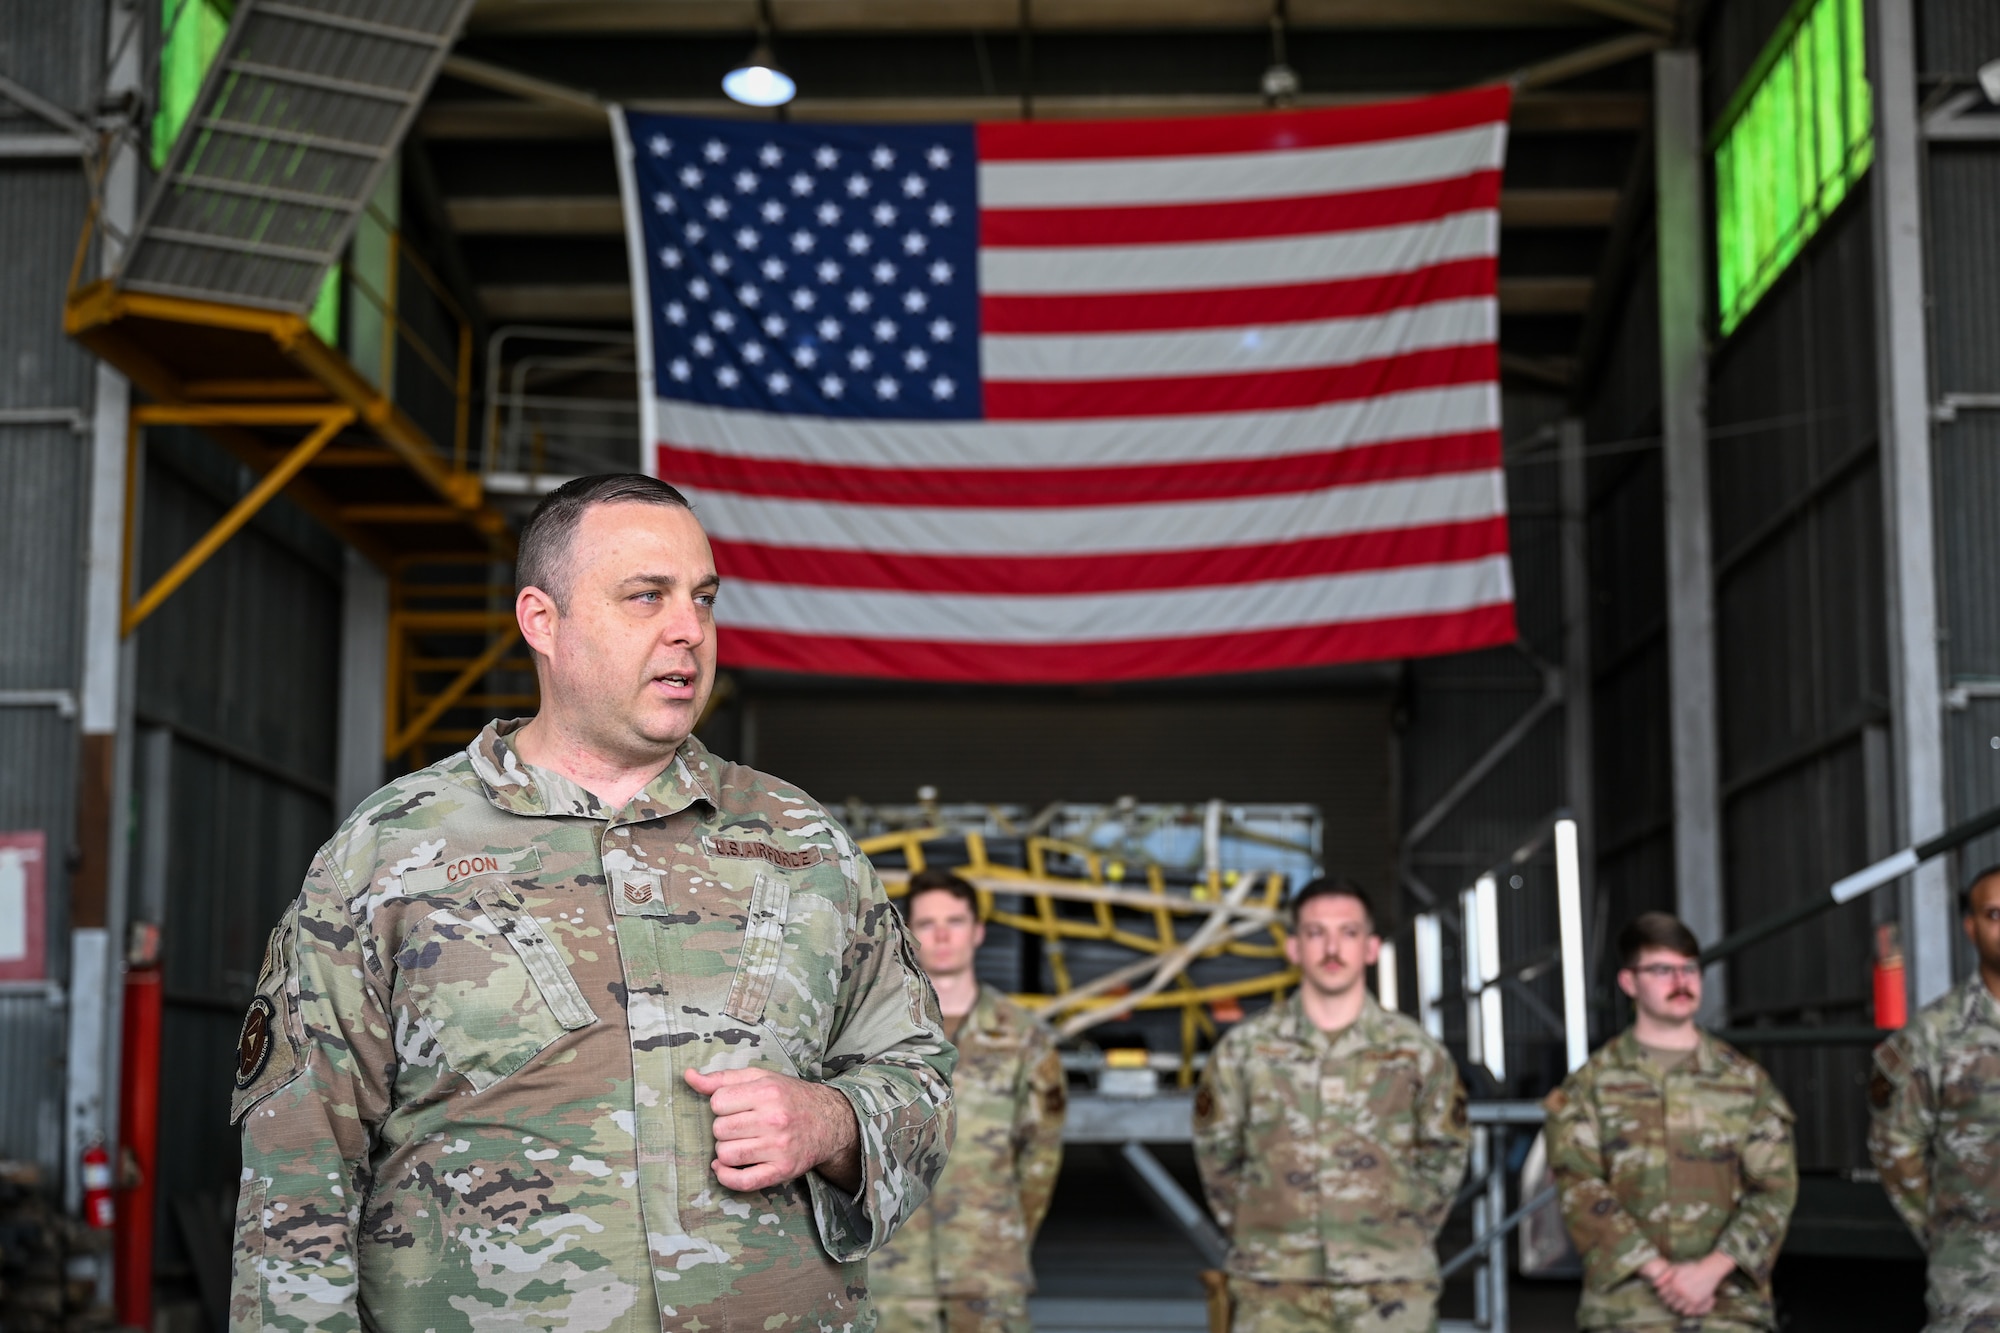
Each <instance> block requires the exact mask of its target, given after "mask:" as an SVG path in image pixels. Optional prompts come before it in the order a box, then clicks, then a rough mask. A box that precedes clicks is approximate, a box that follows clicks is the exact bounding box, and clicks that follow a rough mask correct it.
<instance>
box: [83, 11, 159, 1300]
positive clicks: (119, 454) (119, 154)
mask: <svg viewBox="0 0 2000 1333" xmlns="http://www.w3.org/2000/svg"><path fill="white" fill-rule="evenodd" d="M105 17H106V23H105V30H106V31H105V41H106V52H107V56H108V59H109V62H110V64H109V68H108V69H107V71H106V75H105V87H104V101H105V104H106V105H111V104H113V103H114V102H115V101H116V99H118V98H119V97H121V96H123V95H124V94H127V93H133V94H137V93H139V92H141V91H142V88H141V84H142V80H141V77H140V61H139V53H140V51H141V50H142V49H143V47H144V45H145V43H144V42H143V41H141V40H139V32H138V24H139V23H140V13H139V9H138V5H137V0H106V4H105ZM107 151H108V152H109V154H110V160H109V162H108V163H107V164H106V166H105V171H104V178H103V191H104V193H103V201H102V205H101V207H100V209H99V213H98V219H99V225H98V227H97V235H98V237H99V240H98V260H99V271H100V272H102V273H106V274H108V273H110V272H111V271H112V270H113V269H114V268H116V266H117V264H118V260H119V257H120V250H121V248H122V246H121V241H120V238H121V237H124V236H129V235H130V234H131V231H132V225H133V218H134V217H135V216H136V214H137V211H138V208H137V205H138V186H139V160H138V151H137V148H136V146H135V143H134V141H133V139H132V138H130V137H126V136H119V137H115V138H113V139H112V140H111V141H110V145H109V148H108V150H107ZM79 221H81V220H80V219H79ZM93 387H94V390H95V392H94V402H93V404H92V413H91V431H90V439H91V446H90V453H91V466H90V499H89V513H88V517H87V519H86V528H85V535H84V548H85V554H84V608H83V622H84V623H83V682H82V687H81V689H79V691H78V712H79V714H80V717H79V722H80V729H81V731H82V744H81V746H80V747H79V754H78V774H77V809H76V839H77V849H78V852H79V861H78V864H77V869H76V873H75V874H74V875H73V876H72V877H71V879H70V903H69V910H70V927H71V930H70V965H69V986H70V1009H69V1040H68V1049H67V1062H66V1063H67V1075H66V1083H65V1098H64V1113H63V1122H64V1154H63V1156H64V1163H65V1186H64V1199H65V1201H66V1202H67V1204H68V1205H69V1206H70V1207H71V1208H75V1207H77V1206H79V1204H80V1203H81V1200H82V1189H81V1182H80V1179H79V1174H78V1173H79V1162H80V1159H81V1157H82V1155H83V1150H84V1148H85V1147H87V1146H88V1145H89V1144H90V1143H91V1142H92V1141H94V1140H97V1139H104V1140H106V1141H110V1140H112V1139H114V1138H115V1135H116V1132H117V1130H116V1124H115V1121H116V1118H117V1104H118V1100H117V1078H118V1031H119V1026H120V1024H119V1008H120V1000H119V997H120V996H121V994H122V990H123V986H122V977H121V975H120V969H119V951H118V949H117V947H116V941H117V939H118V936H119V932H120V930H121V928H122V926H123V915H124V910H123V892H122V890H123V884H124V879H125V874H126V860H127V853H128V845H127V840H126V839H125V838H124V837H123V836H121V835H122V833H123V832H124V825H123V821H122V820H120V819H119V818H118V812H120V811H121V810H123V809H124V808H125V796H126V793H127V792H129V791H130V789H131V769H132V756H131V753H130V748H131V747H130V745H129V741H130V738H131V727H130V712H131V690H130V682H131V661H132V658H131V646H130V645H129V644H128V643H127V642H126V641H125V640H124V638H123V636H122V634H121V632H120V624H119V619H120V616H121V614H122V612H123V606H122V605H121V598H122V595H123V591H124V582H123V581H124V574H125V566H124V562H125V558H126V547H125V532H126V527H125V520H126V514H125V508H126V504H125V500H126V489H127V482H128V478H127V477H126V430H127V416H128V411H129V408H130V404H131V387H130V386H129V385H128V384H127V383H126V380H125V377H124V376H122V375H120V374H118V372H116V371H114V370H112V369H111V368H110V367H109V366H107V365H105V364H104V363H103V362H101V361H100V362H99V363H98V365H97V369H96V381H95V384H94V386H93ZM109 1276H110V1273H109V1269H108V1268H106V1269H101V1270H100V1273H99V1287H100V1294H101V1295H103V1296H106V1297H108V1296H109V1294H110V1292H109V1285H108V1283H109Z"/></svg>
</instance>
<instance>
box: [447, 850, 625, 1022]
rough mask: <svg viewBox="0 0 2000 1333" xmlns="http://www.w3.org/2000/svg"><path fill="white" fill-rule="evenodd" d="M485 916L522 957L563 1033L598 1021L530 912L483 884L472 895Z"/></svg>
mask: <svg viewBox="0 0 2000 1333" xmlns="http://www.w3.org/2000/svg"><path fill="white" fill-rule="evenodd" d="M474 897H476V898H477V899H478V900H479V905H480V906H481V907H482V908H484V909H485V910H486V915H487V916H488V917H489V918H491V919H492V921H493V923H494V924H495V925H496V926H498V927H499V928H500V933H501V934H503V935H505V936H506V937H507V942H508V943H509V944H511V945H513V946H514V952H515V953H517V954H519V955H520V956H521V962H522V965H523V966H525V967H526V968H527V969H528V976H529V977H530V978H532V979H533V981H534V983H535V989H536V990H538V991H540V992H541V994H542V1003H544V1004H546V1005H548V1007H549V1012H550V1013H552V1014H554V1015H555V1019H556V1022H558V1023H560V1024H562V1025H563V1030H564V1031H565V1032H574V1031H575V1030H576V1029H578V1028H584V1027H589V1026H590V1025H591V1024H592V1023H595V1022H596V1021H597V1013H596V1011H595V1010H593V1009H592V1008H591V1007H590V1001H588V1000H586V999H584V998H583V991H582V989H581V988H580V987H578V986H577V984H576V978H575V977H574V976H572V975H571V974H570V970H569V964H568V963H565V962H564V961H563V957H562V954H561V952H560V951H558V950H557V948H556V946H555V943H554V942H553V941H552V940H550V939H549V936H548V932H547V931H545V930H543V929H542V924H541V922H539V921H537V920H536V919H535V917H534V914H533V913H532V912H529V911H528V910H527V909H526V908H525V907H522V906H521V905H520V904H519V903H517V902H515V901H513V899H512V896H511V895H509V894H507V893H505V892H503V891H502V890H500V889H499V888H497V887H494V886H490V885H489V886H485V887H482V888H480V889H479V890H478V892H477V893H476V894H474Z"/></svg>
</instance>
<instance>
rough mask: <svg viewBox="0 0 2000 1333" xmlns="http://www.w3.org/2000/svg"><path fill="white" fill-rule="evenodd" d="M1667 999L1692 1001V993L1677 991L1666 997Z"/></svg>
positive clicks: (1689, 991)
mask: <svg viewBox="0 0 2000 1333" xmlns="http://www.w3.org/2000/svg"><path fill="white" fill-rule="evenodd" d="M1667 998H1668V999H1669V1000H1692V999H1693V998H1694V992H1693V991H1691V990H1677V991H1675V992H1674V993H1673V994H1671V995H1669V996H1667Z"/></svg>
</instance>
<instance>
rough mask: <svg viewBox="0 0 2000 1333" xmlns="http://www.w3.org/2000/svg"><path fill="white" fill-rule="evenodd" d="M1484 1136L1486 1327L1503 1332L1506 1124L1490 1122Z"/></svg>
mask: <svg viewBox="0 0 2000 1333" xmlns="http://www.w3.org/2000/svg"><path fill="white" fill-rule="evenodd" d="M1483 1132H1484V1133H1485V1134H1486V1136H1487V1143H1488V1145H1489V1146H1488V1147H1487V1150H1486V1151H1487V1162H1488V1164H1489V1165H1490V1166H1491V1167H1492V1170H1493V1174H1492V1176H1491V1178H1489V1179H1488V1180H1487V1182H1486V1234H1487V1235H1488V1236H1490V1237H1491V1238H1492V1239H1491V1241H1490V1242H1489V1243H1488V1245H1487V1247H1486V1285H1487V1290H1488V1293H1489V1294H1488V1295H1487V1297H1486V1302H1487V1304H1486V1327H1487V1328H1488V1329H1489V1330H1491V1333H1507V1323H1508V1318H1509V1311H1508V1309H1507V1233H1506V1232H1505V1231H1503V1230H1501V1229H1500V1224H1501V1223H1502V1222H1504V1221H1506V1220H1507V1128H1506V1126H1504V1125H1492V1126H1489V1127H1488V1128H1487V1129H1486V1130H1484V1131H1483Z"/></svg>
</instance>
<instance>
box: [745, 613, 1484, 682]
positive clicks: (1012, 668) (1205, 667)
mask: <svg viewBox="0 0 2000 1333" xmlns="http://www.w3.org/2000/svg"><path fill="white" fill-rule="evenodd" d="M1514 634H1515V631H1514V608H1513V607H1512V606H1510V605H1500V606H1485V607H1479V608H1477V609H1475V610H1471V611H1458V612H1452V613H1450V614H1446V615H1432V616H1408V617H1403V618H1400V619H1394V620H1371V621H1357V622H1353V623H1350V624H1342V625H1313V626H1306V627H1303V628H1299V629H1281V630H1259V631H1255V632H1252V633H1232V634H1203V633H1200V632H1199V631H1196V632H1192V633H1189V634H1187V635H1184V636H1181V637H1176V638H1168V639H1149V640H1134V641H1124V642H1117V643H1086V644H1012V643H935V642H924V641H918V640H910V639H888V638H883V639H839V638H823V637H819V636H814V635H803V634H782V633H775V632H772V631H769V630H755V629H731V628H729V627H727V626H724V627H723V628H722V629H721V631H720V632H719V634H718V635H717V646H718V648H719V649H720V651H721V659H722V664H723V665H724V666H730V667H747V668H763V669H768V670H773V671H799V672H807V673H810V674H814V675H834V676H882V677H890V678H893V679H901V680H952V681H990V682H999V683H1005V684H1024V685H1025V684H1037V685H1047V684H1054V683H1067V682H1075V681H1103V680H1146V679H1158V678H1162V677H1168V676H1219V675H1229V674H1233V673H1236V672H1245V671H1269V670H1275V669H1278V668H1283V667H1299V666H1322V665H1330V664H1332V663H1335V662H1371V661H1379V660H1381V659H1383V658H1394V657H1423V656H1429V655H1433V654H1437V653H1458V652H1467V651H1470V650H1472V649H1475V648H1491V647H1494V646H1496V645H1499V644H1504V643H1512V642H1513V640H1514Z"/></svg>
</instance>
